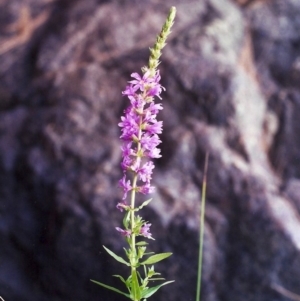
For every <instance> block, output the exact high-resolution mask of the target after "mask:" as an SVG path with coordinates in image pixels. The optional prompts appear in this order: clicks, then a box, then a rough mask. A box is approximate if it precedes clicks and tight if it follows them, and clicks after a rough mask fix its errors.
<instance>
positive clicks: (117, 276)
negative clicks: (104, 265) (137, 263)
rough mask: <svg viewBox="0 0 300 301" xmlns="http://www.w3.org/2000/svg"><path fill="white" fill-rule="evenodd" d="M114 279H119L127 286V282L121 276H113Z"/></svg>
mask: <svg viewBox="0 0 300 301" xmlns="http://www.w3.org/2000/svg"><path fill="white" fill-rule="evenodd" d="M113 277H117V278H119V279H120V280H121V281H122V282H123V283H125V284H126V281H125V279H124V278H123V277H122V276H120V275H113Z"/></svg>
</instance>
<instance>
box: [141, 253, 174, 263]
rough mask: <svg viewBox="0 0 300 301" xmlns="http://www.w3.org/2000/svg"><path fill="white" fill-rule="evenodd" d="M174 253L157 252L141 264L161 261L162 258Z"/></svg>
mask: <svg viewBox="0 0 300 301" xmlns="http://www.w3.org/2000/svg"><path fill="white" fill-rule="evenodd" d="M171 255H172V253H160V254H155V255H152V256H150V257H149V258H147V259H146V260H145V261H143V262H141V264H154V263H156V262H159V261H161V260H164V259H166V258H168V257H169V256H171Z"/></svg>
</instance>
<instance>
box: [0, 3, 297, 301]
mask: <svg viewBox="0 0 300 301" xmlns="http://www.w3.org/2000/svg"><path fill="white" fill-rule="evenodd" d="M171 5H175V6H176V7H177V10H178V15H177V19H176V23H175V26H174V28H173V33H172V35H171V37H170V40H169V42H168V45H167V47H166V48H165V50H164V53H163V57H162V63H161V73H162V76H163V85H164V86H165V87H166V89H167V90H166V92H165V93H164V97H163V104H164V108H165V109H164V111H163V112H162V114H161V118H162V120H163V121H164V134H163V144H162V152H163V158H162V159H160V160H158V161H157V162H156V169H155V173H154V182H155V185H156V186H157V190H156V193H155V195H154V201H153V204H151V206H149V207H148V208H146V210H145V211H144V216H145V218H146V219H148V220H150V221H151V223H152V224H153V227H152V228H153V229H152V233H153V235H154V237H155V238H156V240H155V242H154V243H152V248H153V250H155V251H172V252H173V253H174V255H173V256H172V257H171V259H169V260H167V261H165V262H164V263H162V264H160V265H158V269H159V270H160V271H161V272H162V274H163V275H164V276H165V277H166V278H167V279H175V280H176V282H175V284H173V285H172V287H171V286H169V287H165V288H163V289H162V290H161V291H160V292H159V293H158V294H157V296H156V297H154V298H155V299H156V301H160V300H164V301H183V300H186V301H189V300H194V295H195V285H196V270H197V268H196V261H197V250H198V249H197V248H198V224H199V208H200V196H201V181H202V177H203V173H202V170H203V161H204V154H205V152H206V151H209V153H210V161H209V172H208V192H207V202H208V205H207V213H206V228H205V250H204V270H203V292H202V294H203V295H202V298H203V299H202V300H206V301H224V300H228V301H240V300H243V301H266V300H268V301H287V300H300V297H299V296H298V295H300V152H299V149H300V135H299V130H300V118H299V116H300V84H299V82H300V2H299V0H273V1H267V0H264V1H263V0H260V1H259V0H257V1H255V0H252V1H251V0H248V1H247V0H236V1H230V0H199V1H194V0H185V1H182V0H174V1H169V0H164V1H158V0H149V1H148V0H147V1H146V0H145V1H141V0H119V1H117V0H116V1H113V0H111V1H102V0H56V1H55V0H22V1H21V0H0V115H1V116H0V129H1V131H0V171H1V172H0V237H1V247H0V296H2V297H3V298H4V299H5V300H6V301H29V300H30V301H50V300H51V301H65V300H72V301H77V300H78V301H79V300H80V301H85V300H110V301H114V300H123V299H122V298H120V296H118V295H116V294H114V293H111V292H109V291H106V290H105V289H102V288H101V287H98V286H96V285H94V284H92V283H90V281H89V279H90V278H92V279H96V280H99V281H102V282H106V283H107V284H116V283H118V282H117V281H116V279H114V278H112V277H111V275H112V274H115V273H118V272H120V273H122V272H125V271H124V270H123V269H122V270H121V271H120V270H119V269H120V266H119V265H117V264H115V263H114V261H113V260H111V258H109V256H108V255H107V254H105V252H103V248H102V245H103V244H104V245H106V246H108V247H110V248H111V249H113V250H114V251H115V252H117V253H120V254H121V253H122V252H123V251H122V248H123V242H122V240H121V239H120V237H119V236H118V234H117V233H116V231H114V227H115V226H118V225H119V224H120V222H121V219H122V215H121V214H120V213H119V212H118V211H117V210H116V209H115V206H116V203H117V202H118V199H119V198H120V192H119V191H118V189H116V185H117V182H118V180H119V178H120V176H121V171H120V168H119V163H120V155H121V153H120V143H119V139H118V137H119V135H120V133H119V129H118V127H117V123H118V120H119V117H120V115H121V113H122V110H123V109H124V106H125V105H126V104H125V100H124V99H123V98H122V97H121V94H120V92H121V91H122V90H123V89H124V87H125V85H126V81H127V80H129V76H130V74H131V73H132V72H136V71H138V70H139V69H140V68H141V67H142V66H143V65H145V64H146V63H147V59H148V54H149V51H148V48H149V47H151V46H152V45H153V43H154V40H155V37H156V34H157V33H158V32H159V30H160V28H161V25H162V24H163V22H164V19H165V16H166V14H167V12H168V10H169V8H170V6H171Z"/></svg>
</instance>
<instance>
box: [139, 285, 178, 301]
mask: <svg viewBox="0 0 300 301" xmlns="http://www.w3.org/2000/svg"><path fill="white" fill-rule="evenodd" d="M172 282H174V280H171V281H167V282H164V283H162V284H159V285H157V286H154V287H151V288H148V289H146V290H144V291H143V292H142V298H145V299H146V298H149V297H150V296H152V295H153V294H154V293H156V292H157V291H158V290H159V289H160V288H161V287H162V286H164V285H167V284H169V283H172Z"/></svg>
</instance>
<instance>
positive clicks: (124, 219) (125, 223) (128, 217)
mask: <svg viewBox="0 0 300 301" xmlns="http://www.w3.org/2000/svg"><path fill="white" fill-rule="evenodd" d="M129 221H130V212H129V211H128V212H126V213H125V215H124V218H123V225H124V227H125V229H127V228H128V225H129Z"/></svg>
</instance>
